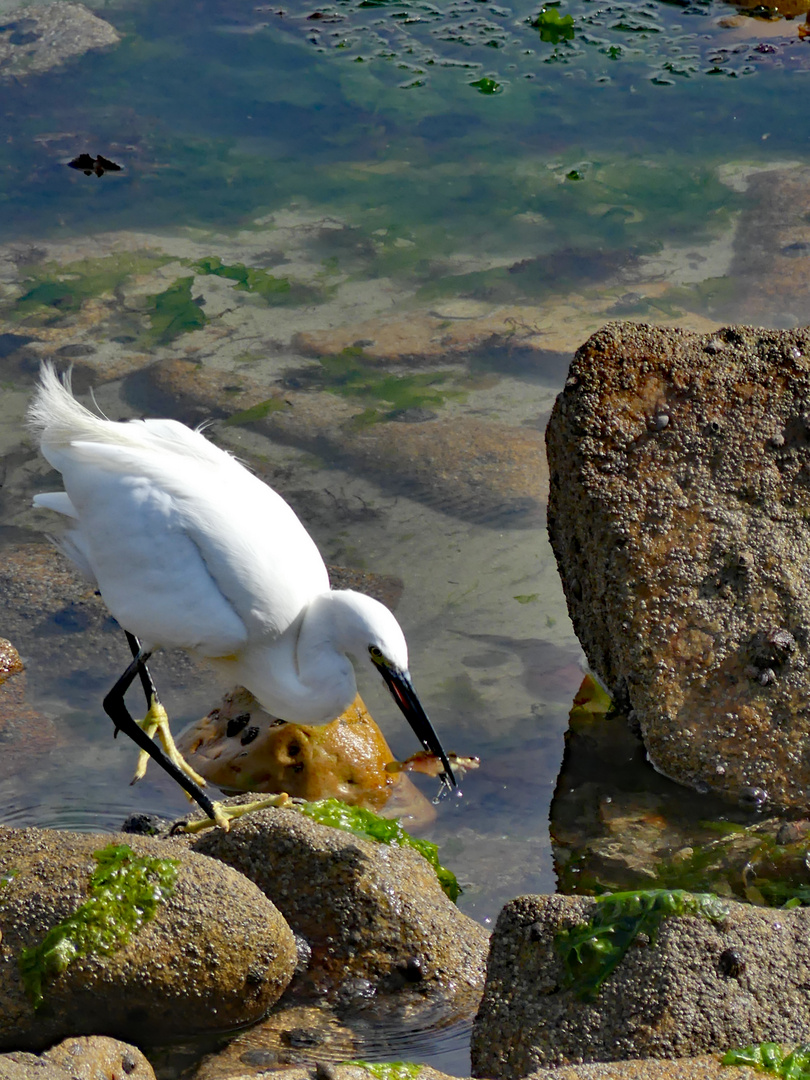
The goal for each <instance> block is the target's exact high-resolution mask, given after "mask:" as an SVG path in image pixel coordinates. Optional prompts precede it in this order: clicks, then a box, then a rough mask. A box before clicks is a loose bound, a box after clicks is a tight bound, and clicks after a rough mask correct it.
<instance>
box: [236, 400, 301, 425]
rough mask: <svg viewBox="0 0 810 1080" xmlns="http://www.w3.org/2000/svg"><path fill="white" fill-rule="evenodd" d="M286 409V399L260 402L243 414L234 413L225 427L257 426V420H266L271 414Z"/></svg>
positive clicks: (245, 410) (243, 411) (243, 410)
mask: <svg viewBox="0 0 810 1080" xmlns="http://www.w3.org/2000/svg"><path fill="white" fill-rule="evenodd" d="M286 407H287V406H286V403H285V401H284V398H281V397H271V398H267V400H266V401H260V402H259V403H258V405H251V407H250V408H249V409H242V411H241V412H236V413H232V414H231V415H230V416H229V417H228V419H227V420H226V421H225V426H226V427H231V426H233V425H235V424H255V423H256V421H257V420H264V418H265V417H266V416H269V415H270V413H274V412H280V411H281V410H282V409H285V408H286Z"/></svg>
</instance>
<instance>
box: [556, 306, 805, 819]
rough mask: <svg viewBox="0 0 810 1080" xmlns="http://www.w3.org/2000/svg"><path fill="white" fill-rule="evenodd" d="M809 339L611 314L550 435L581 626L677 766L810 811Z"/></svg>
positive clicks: (675, 773) (564, 563)
mask: <svg viewBox="0 0 810 1080" xmlns="http://www.w3.org/2000/svg"><path fill="white" fill-rule="evenodd" d="M808 409H810V334H808V333H807V332H806V331H796V332H780V331H765V330H756V329H752V328H745V327H729V328H726V329H724V330H721V331H719V332H718V333H717V334H714V335H703V336H701V335H697V334H693V333H690V332H688V331H682V330H671V331H662V330H658V329H655V328H652V327H649V326H644V325H634V324H622V323H618V324H611V325H608V326H607V327H605V328H604V329H603V330H601V331H600V332H599V333H598V334H595V335H594V336H593V337H592V338H591V339H590V340H589V341H588V342H586V344H585V345H584V346H583V347H582V348H581V349H580V350H579V351H578V353H577V354H576V356H575V358H574V360H573V362H572V365H571V369H570V374H569V378H568V381H567V383H566V387H565V390H564V391H563V393H562V394H561V395H560V396H559V398H558V400H557V404H556V406H555V409H554V412H553V415H552V419H551V421H550V424H549V428H548V432H547V445H548V454H549V462H550V469H551V474H552V481H551V496H550V511H549V536H550V539H551V542H552V547H553V548H554V552H555V555H556V557H557V561H558V565H559V568H560V573H561V576H562V579H563V585H564V589H565V594H566V599H567V602H568V606H569V611H570V613H571V617H572V620H573V623H574V627H575V630H576V632H577V636H578V637H579V639H580V641H581V642H582V645H583V648H584V649H585V652H586V655H587V657H588V660H589V662H590V664H591V665H592V667H593V668H594V670H595V671H596V672H597V673H598V674H599V676H600V677H601V678H602V679H603V681H604V682H605V684H606V685H607V686H608V687H609V688H610V690H611V692H612V693H613V694H614V697H615V698H616V699H617V701H619V703H620V704H621V705H623V706H624V707H625V708H629V709H631V710H632V712H633V715H634V717H635V720H636V721H637V723H638V724H639V725H640V729H641V733H642V737H643V739H644V744H645V746H646V748H647V751H648V753H649V756H650V759H651V760H652V762H653V764H654V765H655V766H656V767H657V768H658V769H660V770H661V771H662V772H664V773H665V774H666V775H668V776H670V777H672V778H674V779H676V780H679V781H680V782H681V783H685V784H691V785H693V786H695V787H698V788H699V789H701V790H711V791H715V792H717V793H718V794H720V795H722V796H723V797H725V798H727V799H729V800H732V801H735V802H736V801H738V800H741V799H742V800H746V799H749V798H755V797H756V798H757V799H758V800H759V803H760V804H762V803H764V802H765V801H767V800H770V802H771V803H772V804H773V805H782V806H790V807H805V806H807V805H808V801H809V800H810V797H808V789H809V788H810V766H809V765H808V755H810V713H809V712H808V708H807V702H808V700H810V668H808V663H807V656H806V653H807V646H808V626H810V580H808V577H807V572H806V564H807V556H806V553H807V548H808V531H807V515H808V507H810V421H807V422H806V420H807V417H808V416H810V412H808Z"/></svg>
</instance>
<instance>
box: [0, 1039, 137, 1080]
mask: <svg viewBox="0 0 810 1080" xmlns="http://www.w3.org/2000/svg"><path fill="white" fill-rule="evenodd" d="M0 1080H155V1073H154V1070H153V1068H152V1066H151V1065H150V1064H149V1062H148V1061H147V1060H146V1058H145V1057H144V1055H143V1054H142V1053H141V1051H140V1050H139V1049H138V1048H137V1046H131V1045H130V1044H129V1043H124V1042H119V1041H118V1039H110V1038H108V1037H107V1036H105V1035H88V1036H81V1037H80V1038H76V1039H65V1041H64V1042H61V1043H58V1044H57V1045H56V1046H54V1047H52V1048H51V1049H50V1050H48V1051H46V1052H45V1053H44V1054H41V1055H37V1054H29V1053H27V1052H25V1051H23V1050H16V1051H12V1052H11V1053H9V1054H0Z"/></svg>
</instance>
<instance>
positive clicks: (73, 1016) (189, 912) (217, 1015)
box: [0, 828, 297, 1050]
mask: <svg viewBox="0 0 810 1080" xmlns="http://www.w3.org/2000/svg"><path fill="white" fill-rule="evenodd" d="M111 844H125V845H127V846H128V847H129V848H131V849H132V850H133V851H134V852H135V853H136V854H137V855H139V856H147V857H150V858H158V859H178V860H179V865H178V867H177V872H176V880H175V882H174V885H173V889H171V890H170V891H167V890H165V889H162V887H161V891H160V894H159V902H158V903H157V906H156V910H155V912H154V917H153V918H151V919H144V920H143V922H142V923H141V925H140V927H136V928H135V929H134V930H133V931H132V932H131V934H130V935H129V936H128V935H127V934H126V933H124V934H123V936H122V937H121V938H120V939H116V937H115V935H116V930H117V927H119V926H121V925H122V924H123V923H124V916H123V915H122V914H121V912H120V910H119V909H118V908H117V907H116V906H115V905H112V906H110V905H109V904H108V903H107V902H106V901H105V900H99V901H96V903H97V904H100V905H102V906H100V907H99V906H96V907H95V908H92V909H88V901H89V900H90V898H91V897H92V896H93V892H92V883H91V875H92V874H93V872H94V871H95V870H97V868H98V862H97V860H96V859H95V858H94V853H97V852H98V851H99V849H102V848H107V847H108V846H109V845H111ZM131 880H132V879H131V878H128V877H127V876H126V875H124V876H119V878H118V879H117V881H118V882H119V883H120V884H119V885H117V886H116V889H118V890H120V892H121V893H122V894H124V895H127V893H128V891H131V884H128V882H131ZM149 880H154V879H153V878H151V877H150V879H149ZM153 887H154V886H153ZM82 913H84V915H82ZM73 917H76V918H77V919H78V921H79V925H80V926H85V925H90V926H91V928H93V927H98V926H99V925H101V927H102V929H101V943H100V944H99V941H98V940H97V939H93V940H90V941H88V940H86V939H82V938H77V937H76V936H75V935H73V936H71V935H68V936H67V937H65V936H64V935H63V939H62V941H61V942H57V941H56V940H55V939H54V938H51V939H49V943H48V954H47V959H46V960H44V961H42V962H41V963H37V970H38V971H39V973H40V977H41V984H40V986H39V989H40V990H41V1000H40V1001H37V992H36V991H37V987H36V986H35V985H33V984H32V982H31V981H30V979H29V980H26V979H24V977H23V974H22V968H21V961H24V958H25V953H26V950H32V949H34V948H35V947H37V946H39V945H41V944H42V943H43V942H45V940H46V936H47V935H49V933H51V932H53V931H55V928H57V927H60V926H62V927H64V925H65V923H66V920H69V919H71V918H73ZM88 919H89V920H90V922H89V923H88ZM0 931H2V939H0V1049H10V1050H11V1049H13V1050H41V1049H42V1048H43V1047H45V1046H48V1045H50V1044H51V1043H53V1042H54V1041H55V1040H56V1039H60V1038H65V1037H67V1036H73V1035H82V1034H105V1035H111V1036H114V1037H116V1038H123V1039H127V1040H129V1041H133V1042H140V1041H141V1040H143V1039H147V1040H148V1041H150V1042H155V1041H158V1042H159V1041H161V1040H168V1039H180V1038H184V1037H187V1036H190V1035H193V1034H196V1033H198V1032H204V1031H220V1030H223V1029H230V1028H233V1027H235V1026H237V1025H239V1024H245V1023H249V1022H251V1021H255V1020H258V1019H259V1018H260V1017H261V1016H263V1015H264V1013H265V1012H266V1011H267V1009H268V1008H269V1007H270V1006H271V1005H272V1004H273V1003H274V1002H275V1001H276V1000H277V999H278V998H279V997H280V995H281V993H282V992H283V990H284V988H285V987H286V985H287V983H288V982H289V980H290V978H291V976H292V972H293V969H294V966H295V963H296V959H297V954H296V949H295V941H294V938H293V936H292V933H291V931H290V928H289V927H288V926H287V924H286V923H285V921H284V919H283V918H282V917H281V915H280V914H279V912H278V911H277V910H276V908H274V907H273V905H272V904H271V903H270V902H269V901H268V900H267V899H266V898H265V897H264V896H263V895H262V894H261V892H260V891H259V890H258V889H257V888H256V887H255V886H254V885H252V884H251V883H250V882H249V881H247V880H245V878H243V877H242V876H241V875H240V874H238V873H235V872H234V871H233V870H231V869H230V868H229V867H227V866H223V865H222V864H220V863H216V862H214V861H213V860H212V859H206V858H203V857H202V856H200V855H195V854H192V853H191V852H188V851H187V850H186V849H185V847H184V845H182V844H180V843H174V842H168V841H160V840H153V839H148V838H146V837H133V836H123V835H120V834H110V835H81V834H76V833H67V832H55V831H52V830H40V829H9V828H0ZM74 942H78V945H77V946H76V952H75V955H71V944H72V943H74ZM106 943H110V946H111V947H107V944H106Z"/></svg>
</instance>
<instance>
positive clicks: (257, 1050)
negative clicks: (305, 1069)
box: [192, 1005, 360, 1080]
mask: <svg viewBox="0 0 810 1080" xmlns="http://www.w3.org/2000/svg"><path fill="white" fill-rule="evenodd" d="M358 1047H359V1041H358V1039H357V1038H356V1037H355V1036H354V1034H353V1033H352V1030H351V1024H350V1022H343V1021H342V1020H341V1019H340V1018H339V1017H338V1016H337V1014H336V1013H335V1012H334V1011H333V1010H332V1009H330V1008H329V1007H328V1006H326V1005H293V1006H287V1007H280V1008H279V1009H278V1010H274V1012H273V1014H272V1015H271V1016H269V1017H268V1018H267V1019H266V1020H263V1021H262V1022H261V1023H260V1024H257V1025H256V1026H255V1027H252V1028H250V1030H249V1031H245V1032H243V1033H242V1034H241V1035H237V1037H236V1038H235V1039H234V1040H233V1041H232V1042H230V1043H229V1044H228V1046H227V1047H226V1048H225V1049H224V1050H221V1051H219V1052H218V1053H213V1054H209V1055H208V1056H206V1057H205V1058H203V1060H202V1061H201V1062H200V1063H199V1065H198V1066H197V1067H196V1068H195V1070H194V1072H193V1074H192V1075H193V1080H229V1078H230V1077H232V1076H246V1077H247V1076H256V1077H258V1076H262V1075H266V1074H267V1073H268V1072H272V1071H275V1070H277V1069H278V1070H280V1069H283V1070H285V1075H286V1071H287V1070H288V1069H293V1068H295V1067H296V1066H297V1065H298V1066H306V1065H310V1066H311V1065H312V1064H314V1063H315V1062H321V1063H325V1062H330V1063H331V1062H334V1063H337V1062H340V1061H348V1060H351V1059H354V1058H357V1057H358V1056H360V1055H359V1052H358Z"/></svg>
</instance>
